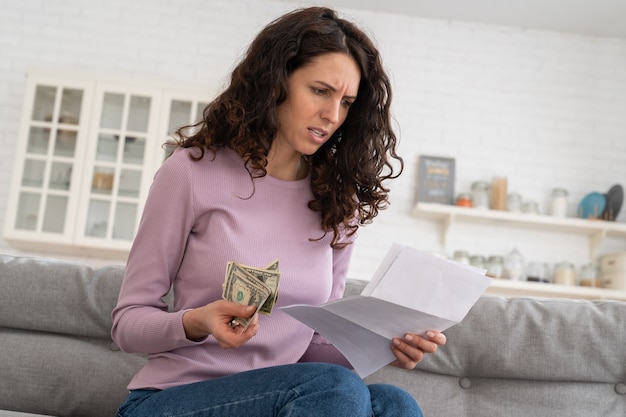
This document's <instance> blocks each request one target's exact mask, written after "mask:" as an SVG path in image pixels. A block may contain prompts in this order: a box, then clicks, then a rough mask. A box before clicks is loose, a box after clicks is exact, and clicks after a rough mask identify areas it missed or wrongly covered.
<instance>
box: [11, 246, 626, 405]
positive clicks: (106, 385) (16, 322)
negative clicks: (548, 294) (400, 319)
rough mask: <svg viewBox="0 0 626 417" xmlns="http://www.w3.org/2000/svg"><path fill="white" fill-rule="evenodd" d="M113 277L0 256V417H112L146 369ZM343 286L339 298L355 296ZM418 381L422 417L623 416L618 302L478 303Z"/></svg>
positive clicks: (413, 386)
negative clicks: (114, 312)
mask: <svg viewBox="0 0 626 417" xmlns="http://www.w3.org/2000/svg"><path fill="white" fill-rule="evenodd" d="M122 274H123V267H122V266H109V267H103V268H98V269H93V268H91V267H88V266H86V265H81V264H75V263H69V262H65V261H59V260H53V259H47V258H33V257H15V256H10V255H0V370H1V373H0V416H14V417H15V416H27V415H33V414H43V415H52V416H85V417H100V416H102V417H105V416H106V417H112V416H114V415H115V409H116V407H117V405H118V404H119V403H120V402H121V401H122V399H123V398H124V396H125V395H126V390H125V386H126V384H127V382H128V381H129V380H130V378H131V376H132V375H133V374H134V373H135V372H136V371H137V369H138V368H139V367H140V366H141V365H142V363H143V362H144V358H143V357H141V356H139V355H132V354H127V353H123V352H121V351H119V349H118V348H117V347H116V346H115V345H114V344H113V342H112V341H111V339H110V337H109V329H110V326H111V321H110V312H111V309H112V308H113V306H114V304H115V302H116V298H117V292H118V290H119V286H120V282H121V278H122ZM363 285H364V282H362V281H354V280H352V281H350V283H349V286H348V288H347V290H346V291H347V293H350V294H354V293H359V292H360V290H361V289H362V287H363ZM446 334H447V336H448V344H447V345H446V346H445V347H442V348H440V350H439V352H438V353H437V354H435V355H428V356H427V358H426V359H424V361H422V363H421V364H420V365H419V366H418V368H417V369H416V370H413V371H404V370H400V369H396V368H392V367H386V368H383V369H382V370H380V371H379V372H377V373H375V374H374V375H372V376H370V377H368V378H367V380H368V382H388V383H393V384H397V385H400V386H403V387H405V388H406V389H408V390H409V391H410V392H411V393H412V394H413V395H414V396H415V397H416V398H417V400H418V401H419V403H420V404H421V406H422V408H423V410H424V413H425V415H426V416H427V417H438V416H441V417H463V416H472V417H489V416H506V417H510V416H520V417H521V416H524V417H526V416H534V417H537V416H539V417H541V416H549V417H554V416H585V417H588V416H615V417H618V416H619V417H623V416H626V303H624V302H617V301H596V302H590V301H575V300H558V299H552V300H546V299H544V300H541V299H532V298H515V299H505V298H498V297H487V296H484V297H482V298H481V299H480V300H479V301H478V303H477V304H476V306H475V307H474V308H473V309H472V310H471V311H470V313H469V314H468V316H467V317H466V318H465V320H464V321H463V322H462V323H460V324H458V325H456V326H454V327H452V328H451V329H449V330H448V331H447V332H446Z"/></svg>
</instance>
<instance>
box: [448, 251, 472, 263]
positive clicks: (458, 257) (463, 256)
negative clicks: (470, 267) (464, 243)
mask: <svg viewBox="0 0 626 417" xmlns="http://www.w3.org/2000/svg"><path fill="white" fill-rule="evenodd" d="M452 259H453V260H455V261H457V262H460V263H462V264H469V254H468V253H467V251H464V250H457V251H455V252H454V255H452Z"/></svg>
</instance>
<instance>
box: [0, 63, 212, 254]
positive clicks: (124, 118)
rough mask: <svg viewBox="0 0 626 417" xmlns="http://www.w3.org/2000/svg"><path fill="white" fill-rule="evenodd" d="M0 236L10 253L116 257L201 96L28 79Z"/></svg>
mask: <svg viewBox="0 0 626 417" xmlns="http://www.w3.org/2000/svg"><path fill="white" fill-rule="evenodd" d="M25 94H26V95H25V101H24V109H23V114H22V120H21V125H20V134H19V142H18V147H17V154H16V161H15V168H14V174H13V181H12V187H11V192H10V194H9V200H8V202H7V203H8V204H7V214H6V223H5V229H4V238H5V239H6V240H7V241H8V242H9V243H11V244H13V245H15V246H16V247H20V248H26V249H36V250H46V251H53V252H62V253H73V254H80V253H92V254H94V255H101V256H107V255H113V256H116V257H123V256H125V255H126V253H127V251H128V250H129V248H130V245H131V242H132V240H133V237H134V235H135V232H136V229H137V225H138V222H139V219H140V216H141V212H142V209H143V203H144V201H145V198H146V195H147V192H148V189H149V187H150V183H151V181H152V177H153V174H154V172H155V170H156V169H157V168H158V166H159V165H160V163H161V162H162V161H163V160H164V158H165V157H166V155H167V148H165V147H164V143H165V142H166V141H167V139H168V137H169V136H170V135H171V133H173V131H175V130H176V128H178V127H180V126H181V125H184V124H188V123H191V122H195V121H197V120H198V118H199V117H201V116H202V109H203V107H204V105H205V104H206V100H207V98H208V97H207V95H206V94H201V91H200V90H199V89H198V90H193V89H192V88H189V87H187V86H186V87H185V88H178V89H177V88H176V87H175V86H174V87H173V86H169V85H168V86H166V87H162V86H160V85H159V84H150V83H145V82H136V81H133V80H120V79H107V80H104V79H103V78H102V77H98V76H90V75H85V74H80V75H77V74H58V73H56V74H51V73H46V72H41V73H30V74H28V78H27V87H26V93H25Z"/></svg>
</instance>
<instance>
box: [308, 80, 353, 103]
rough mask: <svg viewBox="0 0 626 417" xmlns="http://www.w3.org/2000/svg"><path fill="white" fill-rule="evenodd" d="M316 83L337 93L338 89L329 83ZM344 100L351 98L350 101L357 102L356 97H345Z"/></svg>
mask: <svg viewBox="0 0 626 417" xmlns="http://www.w3.org/2000/svg"><path fill="white" fill-rule="evenodd" d="M316 83H318V84H321V85H323V86H324V87H326V88H328V89H329V90H330V91H332V92H333V93H336V92H337V89H336V88H335V87H333V86H332V85H330V84H328V83H327V82H324V81H316ZM344 98H349V99H353V100H356V96H344Z"/></svg>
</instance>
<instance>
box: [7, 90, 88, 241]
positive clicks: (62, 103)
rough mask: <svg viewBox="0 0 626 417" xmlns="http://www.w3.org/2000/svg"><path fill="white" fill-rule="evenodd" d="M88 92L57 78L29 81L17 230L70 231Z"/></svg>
mask: <svg viewBox="0 0 626 417" xmlns="http://www.w3.org/2000/svg"><path fill="white" fill-rule="evenodd" d="M85 91H86V89H85V87H83V86H75V85H74V86H70V85H62V84H59V83H53V82H51V83H46V82H38V81H37V80H33V81H32V82H31V83H30V84H29V86H28V89H27V97H26V102H25V103H26V108H27V111H26V112H25V115H24V118H23V119H25V120H23V121H22V132H21V135H20V141H21V142H20V143H21V146H20V147H21V149H22V151H23V154H22V155H23V158H18V160H17V161H16V170H18V172H19V173H18V174H17V175H18V178H19V183H18V184H16V189H17V198H16V203H14V204H16V207H15V210H14V212H15V215H14V216H13V217H12V218H13V219H14V220H13V221H14V222H13V230H15V231H18V232H35V233H44V234H53V235H66V236H67V237H68V238H69V237H70V236H71V227H68V220H69V218H70V214H71V213H70V211H69V207H70V200H71V199H72V198H73V194H72V193H71V192H72V191H75V190H77V189H78V185H77V184H76V181H77V177H76V175H74V172H73V170H74V165H75V163H76V160H77V158H78V157H79V155H80V152H81V149H82V146H84V139H79V138H82V137H84V132H83V131H82V128H81V123H82V124H84V123H83V120H81V118H82V117H84V112H83V108H84V106H85V101H86V99H85V95H86V93H85ZM22 146H23V147H22ZM9 206H10V205H9ZM9 209H10V207H9Z"/></svg>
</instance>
